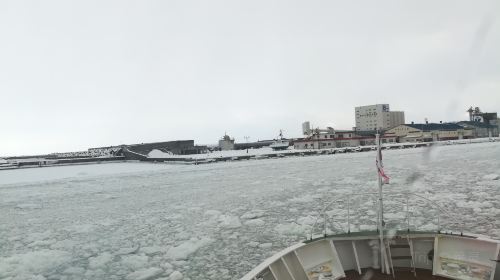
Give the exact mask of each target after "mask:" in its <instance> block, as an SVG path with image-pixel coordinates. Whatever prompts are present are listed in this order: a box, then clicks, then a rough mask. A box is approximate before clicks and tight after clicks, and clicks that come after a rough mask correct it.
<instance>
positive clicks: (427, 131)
mask: <svg viewBox="0 0 500 280" xmlns="http://www.w3.org/2000/svg"><path fill="white" fill-rule="evenodd" d="M385 133H386V134H390V135H394V136H396V137H397V139H398V142H402V143H404V142H433V141H446V140H459V139H468V138H473V137H474V136H473V131H472V129H468V128H465V127H463V126H460V125H458V124H455V123H419V124H416V123H410V124H401V125H398V126H396V127H393V128H391V129H389V130H387V131H386V132H385Z"/></svg>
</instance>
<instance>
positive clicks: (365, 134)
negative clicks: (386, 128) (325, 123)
mask: <svg viewBox="0 0 500 280" xmlns="http://www.w3.org/2000/svg"><path fill="white" fill-rule="evenodd" d="M375 133H376V132H375V131H373V130H372V131H356V130H334V129H333V128H331V127H328V128H326V129H318V128H317V129H313V130H312V134H311V135H310V136H308V137H306V138H303V139H297V140H294V141H293V146H294V148H295V149H299V150H300V149H329V148H346V147H358V146H369V145H375ZM381 139H382V143H396V136H395V135H391V134H387V133H386V134H384V135H382V136H381Z"/></svg>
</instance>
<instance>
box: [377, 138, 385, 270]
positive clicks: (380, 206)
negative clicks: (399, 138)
mask: <svg viewBox="0 0 500 280" xmlns="http://www.w3.org/2000/svg"><path fill="white" fill-rule="evenodd" d="M375 142H376V143H377V164H376V165H377V166H376V167H377V177H378V219H379V220H378V232H379V239H380V268H381V272H382V273H384V270H385V268H386V265H385V264H386V260H385V258H386V253H385V244H384V204H383V193H382V175H381V174H380V168H381V165H382V158H381V155H382V147H381V145H380V134H379V132H378V130H377V134H376V135H375ZM387 273H388V272H387Z"/></svg>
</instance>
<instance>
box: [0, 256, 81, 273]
mask: <svg viewBox="0 0 500 280" xmlns="http://www.w3.org/2000/svg"><path fill="white" fill-rule="evenodd" d="M70 261H71V255H70V254H69V253H68V252H66V251H60V250H40V251H33V252H27V253H23V254H15V255H12V256H10V257H6V258H0V278H8V277H15V276H19V275H30V274H32V275H36V274H45V273H47V272H50V271H53V270H56V269H57V268H59V267H61V266H63V265H64V264H66V263H68V262H70Z"/></svg>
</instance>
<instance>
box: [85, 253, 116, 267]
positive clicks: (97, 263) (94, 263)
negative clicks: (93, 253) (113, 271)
mask: <svg viewBox="0 0 500 280" xmlns="http://www.w3.org/2000/svg"><path fill="white" fill-rule="evenodd" d="M111 260H113V256H112V255H111V254H110V253H108V252H104V253H102V254H100V255H98V256H97V257H93V258H89V267H90V268H92V269H96V268H100V267H103V266H105V265H106V264H107V263H109V262H110V261H111Z"/></svg>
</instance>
